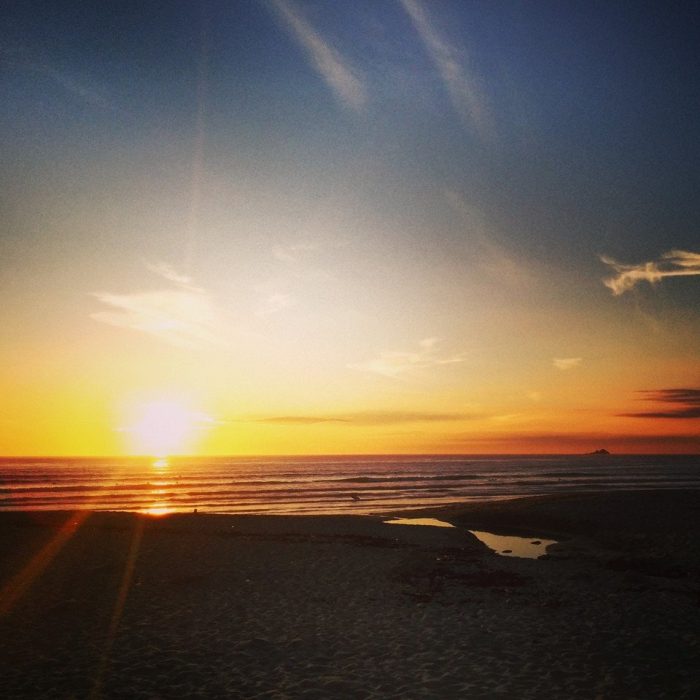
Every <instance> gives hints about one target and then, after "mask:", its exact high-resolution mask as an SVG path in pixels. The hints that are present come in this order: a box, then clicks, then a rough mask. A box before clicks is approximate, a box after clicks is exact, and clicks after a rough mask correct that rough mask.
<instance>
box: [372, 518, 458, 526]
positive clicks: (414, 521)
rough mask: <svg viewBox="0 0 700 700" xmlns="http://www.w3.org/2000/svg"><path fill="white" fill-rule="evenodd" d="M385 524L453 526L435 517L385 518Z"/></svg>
mask: <svg viewBox="0 0 700 700" xmlns="http://www.w3.org/2000/svg"><path fill="white" fill-rule="evenodd" d="M384 524H385V525H429V526H430V527H454V525H451V524H450V523H446V522H445V521H444V520H437V519H436V518H394V519H393V520H385V521H384Z"/></svg>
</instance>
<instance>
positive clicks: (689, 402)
mask: <svg viewBox="0 0 700 700" xmlns="http://www.w3.org/2000/svg"><path fill="white" fill-rule="evenodd" d="M641 393H643V394H644V395H645V396H644V397H643V399H642V400H643V401H654V402H658V403H665V404H669V405H670V407H669V408H666V409H660V410H656V411H653V410H652V411H638V412H633V413H619V414H618V415H620V416H625V417H627V418H675V419H687V418H700V389H656V390H651V391H643V392H641Z"/></svg>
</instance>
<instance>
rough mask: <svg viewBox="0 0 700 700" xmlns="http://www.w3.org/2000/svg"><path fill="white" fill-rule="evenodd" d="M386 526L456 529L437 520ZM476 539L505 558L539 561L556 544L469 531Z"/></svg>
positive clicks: (405, 520)
mask: <svg viewBox="0 0 700 700" xmlns="http://www.w3.org/2000/svg"><path fill="white" fill-rule="evenodd" d="M384 523H385V524H386V525H424V526H426V525H427V526H429V527H454V525H452V524H451V523H448V522H445V521H444V520H437V519H436V518H394V519H393V520H385V521H384ZM469 532H471V534H472V535H474V537H476V538H477V539H478V540H480V541H481V542H483V543H484V544H485V545H486V546H487V547H488V548H489V549H490V550H492V551H493V552H495V553H496V554H499V555H500V556H503V557H520V558H524V559H539V558H540V557H541V556H542V555H543V554H546V550H547V547H549V545H551V544H556V543H557V541H556V540H546V539H542V538H537V537H519V536H517V535H496V534H494V533H493V532H485V531H484V530H469Z"/></svg>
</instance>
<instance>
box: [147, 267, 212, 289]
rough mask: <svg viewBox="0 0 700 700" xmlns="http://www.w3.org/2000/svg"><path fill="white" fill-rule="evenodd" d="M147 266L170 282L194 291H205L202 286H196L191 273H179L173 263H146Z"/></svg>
mask: <svg viewBox="0 0 700 700" xmlns="http://www.w3.org/2000/svg"><path fill="white" fill-rule="evenodd" d="M146 268H147V269H148V270H150V272H153V273H154V274H156V275H159V276H160V277H162V278H163V279H165V280H168V282H173V283H174V284H177V285H179V286H181V287H184V288H187V289H189V290H191V291H194V292H201V291H203V290H202V288H201V287H197V286H195V284H194V282H193V280H192V278H191V277H190V276H189V275H183V274H181V273H179V272H178V271H177V270H176V269H175V268H174V267H173V266H172V265H169V264H168V263H166V262H158V263H146Z"/></svg>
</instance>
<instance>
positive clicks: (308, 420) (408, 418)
mask: <svg viewBox="0 0 700 700" xmlns="http://www.w3.org/2000/svg"><path fill="white" fill-rule="evenodd" d="M481 417H482V416H477V415H471V414H466V413H435V412H430V411H357V412H353V413H339V414H332V415H327V416H294V415H292V416H274V417H270V418H253V419H249V420H250V421H251V422H254V423H270V424H277V425H300V426H303V425H315V424H319V423H340V424H343V425H347V426H383V425H400V424H403V423H441V422H445V421H460V420H473V419H476V418H481ZM239 420H240V419H239Z"/></svg>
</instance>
